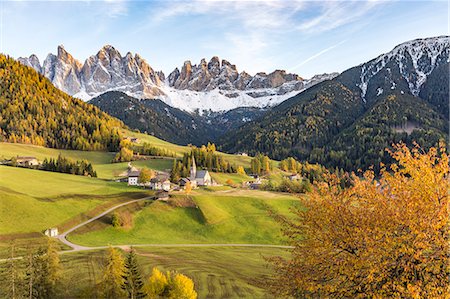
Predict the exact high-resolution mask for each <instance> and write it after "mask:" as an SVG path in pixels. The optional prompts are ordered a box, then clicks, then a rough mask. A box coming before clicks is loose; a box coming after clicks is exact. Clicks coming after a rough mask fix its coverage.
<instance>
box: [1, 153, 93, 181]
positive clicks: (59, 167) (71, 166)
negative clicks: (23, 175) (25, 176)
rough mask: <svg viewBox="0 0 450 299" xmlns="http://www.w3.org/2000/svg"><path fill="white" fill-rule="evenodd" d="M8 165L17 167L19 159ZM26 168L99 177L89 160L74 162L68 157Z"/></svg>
mask: <svg viewBox="0 0 450 299" xmlns="http://www.w3.org/2000/svg"><path fill="white" fill-rule="evenodd" d="M7 165H10V166H13V167H17V166H18V164H17V158H16V157H12V158H11V159H10V161H9V162H8V164H7ZM21 167H26V168H32V169H38V170H44V171H52V172H61V173H69V174H74V175H83V176H90V177H97V172H96V171H95V170H94V168H93V166H92V164H91V163H90V162H89V161H87V160H76V161H73V160H71V159H68V158H66V157H63V156H61V154H60V155H58V158H57V159H54V158H49V159H47V158H45V159H44V161H42V164H40V165H36V166H31V165H30V166H21Z"/></svg>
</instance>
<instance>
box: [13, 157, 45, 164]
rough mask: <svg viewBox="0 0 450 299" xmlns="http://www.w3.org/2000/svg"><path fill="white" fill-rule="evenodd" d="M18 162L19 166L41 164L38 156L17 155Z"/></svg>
mask: <svg viewBox="0 0 450 299" xmlns="http://www.w3.org/2000/svg"><path fill="white" fill-rule="evenodd" d="M16 163H17V165H19V166H26V167H28V166H37V165H39V161H38V160H37V159H36V157H19V156H17V157H16Z"/></svg>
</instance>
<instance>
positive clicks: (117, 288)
mask: <svg viewBox="0 0 450 299" xmlns="http://www.w3.org/2000/svg"><path fill="white" fill-rule="evenodd" d="M124 265H125V262H124V260H123V257H122V255H121V254H120V252H119V251H118V250H117V249H115V248H113V247H111V246H110V247H109V249H108V253H107V257H106V266H105V268H104V270H103V275H102V278H101V281H100V289H101V293H102V295H103V297H104V298H121V297H124V291H123V290H122V286H123V285H124V279H123V276H124V273H125V266H124Z"/></svg>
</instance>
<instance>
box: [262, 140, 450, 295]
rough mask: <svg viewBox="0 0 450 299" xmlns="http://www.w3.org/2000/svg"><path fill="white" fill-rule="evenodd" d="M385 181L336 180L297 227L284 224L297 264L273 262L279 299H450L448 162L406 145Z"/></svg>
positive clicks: (322, 186) (368, 175)
mask: <svg viewBox="0 0 450 299" xmlns="http://www.w3.org/2000/svg"><path fill="white" fill-rule="evenodd" d="M391 155H392V157H393V158H394V159H395V160H396V163H394V164H393V165H391V167H390V168H389V169H386V168H384V169H383V170H382V172H381V175H380V177H379V178H376V177H375V175H374V173H373V172H372V171H367V172H365V173H364V175H363V177H357V176H356V175H353V176H352V180H353V184H352V186H351V187H350V188H347V189H342V188H341V187H340V185H339V180H338V179H337V177H336V176H334V175H328V177H327V180H326V182H322V183H318V184H316V185H315V188H314V190H313V191H312V192H311V193H310V195H309V197H308V198H307V199H305V200H304V202H303V204H304V209H301V210H297V211H295V214H296V217H295V219H293V220H288V219H286V218H281V219H280V221H281V223H282V225H283V228H284V233H285V234H286V235H287V236H288V237H289V238H290V241H291V243H292V245H293V246H294V249H293V250H292V258H291V259H290V260H285V259H282V258H280V257H275V258H271V259H269V260H270V261H271V262H272V264H273V266H274V267H275V269H276V272H277V275H276V277H275V278H273V279H271V280H270V281H269V285H270V290H271V291H272V292H273V293H274V294H276V295H278V296H294V297H302V298H303V297H314V298H316V297H320V298H450V287H449V281H448V277H449V274H450V265H449V257H450V251H449V250H450V246H449V184H448V174H449V158H448V156H447V154H446V153H445V149H444V147H442V148H440V149H439V150H438V149H435V148H431V149H430V150H429V151H428V152H423V151H422V150H421V149H420V148H419V147H416V148H414V149H412V150H410V149H408V148H407V147H406V146H405V145H404V144H399V145H397V146H395V152H393V153H391Z"/></svg>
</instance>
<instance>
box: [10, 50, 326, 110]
mask: <svg viewBox="0 0 450 299" xmlns="http://www.w3.org/2000/svg"><path fill="white" fill-rule="evenodd" d="M19 60H20V61H21V62H22V63H23V64H25V65H28V66H31V67H33V68H34V69H35V70H37V71H39V72H41V73H42V74H44V75H45V76H46V77H47V78H49V79H50V80H51V81H52V82H53V84H54V85H55V86H56V87H58V88H60V89H61V90H63V91H65V92H67V93H69V94H70V95H74V96H77V97H80V98H82V99H85V100H87V99H90V98H92V97H94V96H97V95H99V94H101V93H104V92H106V91H109V90H116V91H123V92H126V93H128V94H129V95H132V96H134V97H137V98H161V99H162V100H163V101H165V102H166V103H168V104H170V105H173V106H175V107H178V108H181V109H185V110H188V111H193V110H195V109H200V110H203V109H208V110H213V111H220V110H229V109H233V108H236V107H249V106H257V107H264V106H267V105H274V104H276V103H279V102H280V101H282V100H284V99H286V98H288V97H290V96H293V95H295V94H296V93H298V92H299V91H301V90H302V89H304V88H306V87H308V86H309V85H308V84H310V83H311V82H313V81H311V82H309V81H308V82H306V81H304V80H303V79H302V78H301V77H299V76H297V75H295V74H287V73H286V72H285V71H282V70H276V71H274V72H273V73H271V74H269V75H267V74H266V73H258V74H257V75H255V76H252V75H250V74H248V73H247V72H245V71H242V72H238V69H237V67H236V65H235V64H232V63H231V62H229V61H228V60H226V59H219V57H217V56H213V57H211V59H210V60H209V61H208V60H207V59H205V58H203V59H201V60H200V62H199V64H192V63H191V61H190V60H186V61H185V62H184V63H183V65H182V66H181V67H178V68H175V69H174V70H173V71H172V72H171V73H170V74H169V75H168V76H167V77H166V76H165V75H164V73H163V72H157V71H155V70H153V68H152V67H151V66H150V65H149V64H148V63H147V62H146V60H145V59H144V58H142V57H141V56H140V55H139V54H137V53H136V54H133V53H131V52H128V53H127V54H126V55H125V56H122V55H121V54H120V52H119V51H118V50H117V49H116V48H114V47H113V46H111V45H105V46H103V47H102V48H101V49H100V50H99V51H98V52H97V53H96V54H95V55H92V56H90V57H89V58H87V59H86V60H85V62H84V63H83V64H82V63H80V62H78V61H77V60H76V59H75V58H73V56H72V55H71V54H70V53H69V52H68V51H66V50H65V49H64V47H63V46H59V47H58V49H57V54H56V55H54V54H49V55H48V56H47V58H46V59H45V61H44V63H43V65H42V66H41V65H40V63H39V59H37V57H35V56H33V55H32V56H30V57H29V58H20V59H19ZM315 82H318V81H314V83H315ZM311 84H312V83H311Z"/></svg>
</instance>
